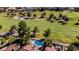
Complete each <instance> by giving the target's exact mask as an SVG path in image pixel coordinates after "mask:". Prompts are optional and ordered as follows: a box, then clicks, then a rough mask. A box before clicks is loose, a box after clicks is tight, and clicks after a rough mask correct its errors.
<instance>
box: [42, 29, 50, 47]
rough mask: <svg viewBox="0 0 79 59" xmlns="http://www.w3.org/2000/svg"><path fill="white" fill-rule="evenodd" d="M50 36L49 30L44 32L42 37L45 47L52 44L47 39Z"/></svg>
mask: <svg viewBox="0 0 79 59" xmlns="http://www.w3.org/2000/svg"><path fill="white" fill-rule="evenodd" d="M50 34H51V30H50V29H49V28H48V29H47V30H45V31H44V34H43V36H44V37H45V41H44V43H45V45H46V46H51V44H52V41H51V40H50V39H49V38H48V37H49V36H50Z"/></svg>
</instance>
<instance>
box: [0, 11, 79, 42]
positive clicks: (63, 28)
mask: <svg viewBox="0 0 79 59" xmlns="http://www.w3.org/2000/svg"><path fill="white" fill-rule="evenodd" d="M45 12H46V16H48V15H49V14H50V13H53V14H56V15H58V14H59V13H61V12H59V11H58V12H56V11H45ZM34 13H35V14H37V15H40V12H39V11H36V12H34ZM62 14H63V15H66V16H68V17H69V18H70V21H69V22H68V23H67V24H66V25H61V24H60V23H58V22H57V21H55V22H54V23H50V22H48V21H46V20H44V19H43V20H39V19H32V20H30V19H28V20H27V19H25V21H26V23H27V26H30V27H31V30H32V29H33V28H34V27H36V26H37V27H38V29H39V31H40V34H42V33H43V31H44V30H45V29H47V28H50V29H51V31H52V33H51V35H50V37H49V38H50V39H51V40H53V41H58V42H65V43H72V42H78V41H79V40H78V39H77V38H76V36H78V35H79V25H74V24H75V23H76V22H78V19H79V12H71V11H64V12H62ZM19 21H20V20H16V19H14V18H12V17H5V13H1V14H0V25H2V27H3V28H2V29H1V30H0V32H7V31H8V30H9V29H10V27H11V25H16V26H17V24H18V22H19ZM42 37H43V36H41V37H40V38H42Z"/></svg>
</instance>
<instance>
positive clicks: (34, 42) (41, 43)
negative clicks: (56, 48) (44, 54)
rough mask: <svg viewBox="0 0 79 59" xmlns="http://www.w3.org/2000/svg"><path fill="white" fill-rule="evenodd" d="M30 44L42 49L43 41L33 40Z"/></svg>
mask: <svg viewBox="0 0 79 59" xmlns="http://www.w3.org/2000/svg"><path fill="white" fill-rule="evenodd" d="M32 44H34V45H36V46H38V47H42V46H43V45H44V42H43V40H35V41H33V42H32Z"/></svg>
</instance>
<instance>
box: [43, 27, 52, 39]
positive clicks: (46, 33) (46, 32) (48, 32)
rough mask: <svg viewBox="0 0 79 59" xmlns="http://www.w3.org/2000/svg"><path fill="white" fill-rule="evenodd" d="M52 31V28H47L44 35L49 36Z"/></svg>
mask: <svg viewBox="0 0 79 59" xmlns="http://www.w3.org/2000/svg"><path fill="white" fill-rule="evenodd" d="M50 33H51V30H50V28H48V29H46V30H45V31H44V34H43V36H44V37H45V38H48V37H49V35H50Z"/></svg>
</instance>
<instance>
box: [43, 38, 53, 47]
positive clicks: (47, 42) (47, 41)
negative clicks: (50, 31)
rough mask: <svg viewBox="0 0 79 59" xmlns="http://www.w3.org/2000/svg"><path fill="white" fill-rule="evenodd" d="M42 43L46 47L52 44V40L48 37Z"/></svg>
mask: <svg viewBox="0 0 79 59" xmlns="http://www.w3.org/2000/svg"><path fill="white" fill-rule="evenodd" d="M44 44H45V45H46V46H48V47H51V46H52V40H50V39H48V40H45V42H44Z"/></svg>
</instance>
